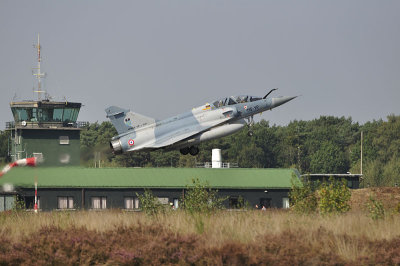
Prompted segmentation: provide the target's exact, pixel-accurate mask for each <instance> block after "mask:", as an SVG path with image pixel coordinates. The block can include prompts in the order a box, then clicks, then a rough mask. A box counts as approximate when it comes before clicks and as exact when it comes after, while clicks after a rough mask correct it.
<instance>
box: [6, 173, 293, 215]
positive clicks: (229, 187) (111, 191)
mask: <svg viewBox="0 0 400 266" xmlns="http://www.w3.org/2000/svg"><path fill="white" fill-rule="evenodd" d="M35 179H37V181H38V192H37V196H38V206H39V207H38V208H39V209H40V210H43V211H50V210H57V209H59V210H63V209H110V208H120V209H127V210H139V209H140V204H139V200H138V197H137V194H142V193H143V192H144V189H150V190H151V191H152V193H153V194H154V195H155V196H156V197H158V199H159V200H160V202H162V203H164V204H170V203H172V204H173V205H174V206H175V207H179V203H180V201H181V199H182V198H183V197H184V195H185V191H186V189H187V187H188V186H190V185H191V184H192V180H193V179H198V180H199V181H200V182H201V183H202V184H208V186H209V187H211V188H212V189H216V190H218V196H219V197H226V198H227V200H226V202H225V207H226V208H236V207H237V206H238V204H239V201H240V198H242V199H243V200H244V202H247V204H248V205H249V206H252V207H254V206H255V205H258V206H259V207H261V206H265V207H267V208H287V207H288V206H289V196H288V193H289V190H290V188H291V184H292V180H294V182H299V174H298V172H297V170H294V169H241V168H236V169H199V168H79V167H57V168H47V167H42V168H41V167H37V168H27V167H26V168H16V169H13V170H12V171H10V172H9V173H8V174H6V175H5V176H3V178H2V179H1V180H0V185H1V186H3V190H2V191H1V193H0V210H7V209H10V208H12V206H15V204H16V203H17V201H16V199H19V202H18V203H19V204H21V203H22V204H24V205H25V207H26V208H27V209H32V208H33V206H34V196H35V189H34V183H35Z"/></svg>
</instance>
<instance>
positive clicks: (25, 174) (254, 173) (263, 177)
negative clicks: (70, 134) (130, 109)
mask: <svg viewBox="0 0 400 266" xmlns="http://www.w3.org/2000/svg"><path fill="white" fill-rule="evenodd" d="M292 174H295V176H296V177H297V178H296V179H295V180H296V182H299V179H298V177H299V175H298V172H297V170H295V169H245V168H230V169H205V168H81V167H58V168H47V167H36V168H30V167H24V168H14V169H12V170H11V171H10V172H8V173H7V174H5V175H4V176H3V178H1V179H0V185H3V184H5V183H9V184H13V185H14V187H26V188H31V187H33V186H34V180H35V177H37V180H38V186H39V187H42V188H71V187H72V188H106V187H107V188H128V187H129V188H131V187H135V188H185V187H186V186H188V185H190V184H192V182H191V180H192V179H193V178H198V179H199V180H200V181H201V182H207V183H208V185H209V186H210V187H212V188H245V189H264V188H270V189H272V188H275V189H281V188H290V187H291V180H292Z"/></svg>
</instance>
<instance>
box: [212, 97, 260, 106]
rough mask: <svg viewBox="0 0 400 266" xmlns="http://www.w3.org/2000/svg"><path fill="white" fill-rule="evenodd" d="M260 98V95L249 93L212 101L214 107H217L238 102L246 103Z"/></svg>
mask: <svg viewBox="0 0 400 266" xmlns="http://www.w3.org/2000/svg"><path fill="white" fill-rule="evenodd" d="M258 100H261V97H258V96H250V95H239V96H231V97H227V98H223V99H220V100H217V101H215V102H213V105H214V107H216V108H219V107H222V106H227V105H233V104H238V103H247V102H254V101H258Z"/></svg>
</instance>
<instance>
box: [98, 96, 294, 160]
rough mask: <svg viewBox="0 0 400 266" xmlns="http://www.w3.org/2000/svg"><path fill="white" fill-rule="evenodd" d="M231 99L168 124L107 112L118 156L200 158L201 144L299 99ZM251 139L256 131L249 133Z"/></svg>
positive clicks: (113, 110)
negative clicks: (164, 153) (170, 153)
mask: <svg viewBox="0 0 400 266" xmlns="http://www.w3.org/2000/svg"><path fill="white" fill-rule="evenodd" d="M274 90H276V89H272V90H271V91H270V92H268V94H267V95H265V96H264V97H262V98H261V97H255V96H249V95H241V96H231V97H227V98H223V99H220V100H217V101H215V102H213V103H212V104H209V103H206V104H205V105H202V106H199V107H196V108H193V110H192V111H190V112H186V113H183V114H180V115H177V116H174V117H171V118H168V119H165V120H161V121H157V120H155V119H154V118H150V117H146V116H144V115H141V114H137V113H134V112H130V111H129V110H125V109H122V108H119V107H116V106H111V107H109V108H107V109H106V110H105V111H106V113H107V117H108V118H109V119H110V120H111V122H112V123H113V125H114V127H115V129H116V130H117V132H118V134H119V135H118V136H115V137H113V138H112V139H111V142H110V146H111V148H112V150H113V151H114V153H115V154H120V153H123V152H131V151H144V150H147V151H148V150H150V151H151V150H156V149H165V150H173V149H179V150H180V152H181V153H182V154H184V155H186V154H191V155H197V154H198V153H199V148H198V145H199V144H200V142H203V141H206V140H212V139H216V138H220V137H224V136H227V135H230V134H233V133H235V132H236V131H238V130H240V129H242V128H243V127H244V126H245V125H248V126H249V128H250V126H251V125H252V124H253V116H254V115H255V114H258V113H261V112H264V111H267V110H271V109H272V108H275V107H277V106H279V105H282V104H284V103H286V102H288V101H290V100H292V99H294V98H296V97H297V96H295V97H283V96H281V97H268V96H269V94H270V93H271V92H272V91H274ZM248 134H249V136H251V135H252V131H250V130H249V132H248Z"/></svg>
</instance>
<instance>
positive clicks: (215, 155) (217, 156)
mask: <svg viewBox="0 0 400 266" xmlns="http://www.w3.org/2000/svg"><path fill="white" fill-rule="evenodd" d="M211 163H212V168H221V167H222V156H221V149H212V157H211Z"/></svg>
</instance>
